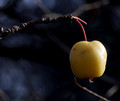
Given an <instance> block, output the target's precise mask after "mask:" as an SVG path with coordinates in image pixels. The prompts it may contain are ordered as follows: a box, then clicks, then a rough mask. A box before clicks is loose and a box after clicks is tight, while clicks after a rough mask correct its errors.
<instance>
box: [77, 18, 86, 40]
mask: <svg viewBox="0 0 120 101" xmlns="http://www.w3.org/2000/svg"><path fill="white" fill-rule="evenodd" d="M75 18H76V17H75ZM76 21H77V23H78V24H79V25H80V27H81V28H82V31H83V35H84V39H85V41H87V37H86V33H85V29H84V27H83V25H82V24H81V22H80V21H78V19H76Z"/></svg>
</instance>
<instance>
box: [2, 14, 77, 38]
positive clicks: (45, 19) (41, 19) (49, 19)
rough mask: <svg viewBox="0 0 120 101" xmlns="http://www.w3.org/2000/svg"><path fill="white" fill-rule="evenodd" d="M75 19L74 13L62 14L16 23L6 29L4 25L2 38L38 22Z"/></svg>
mask: <svg viewBox="0 0 120 101" xmlns="http://www.w3.org/2000/svg"><path fill="white" fill-rule="evenodd" d="M75 20H76V19H75V18H74V17H73V16H72V15H64V16H60V17H57V18H40V19H37V20H32V21H29V22H25V23H22V24H20V26H17V25H15V26H13V27H12V28H8V29H6V30H5V31H4V29H3V27H0V39H2V38H3V37H6V36H9V35H11V34H14V33H15V32H17V31H20V30H22V29H24V28H26V27H29V26H34V25H36V24H41V23H44V24H48V23H59V22H71V21H75Z"/></svg>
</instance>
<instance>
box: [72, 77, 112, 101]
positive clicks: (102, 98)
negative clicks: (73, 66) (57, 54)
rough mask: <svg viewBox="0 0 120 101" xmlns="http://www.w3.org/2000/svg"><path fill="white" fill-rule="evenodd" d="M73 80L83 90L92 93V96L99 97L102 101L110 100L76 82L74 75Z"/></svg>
mask: <svg viewBox="0 0 120 101" xmlns="http://www.w3.org/2000/svg"><path fill="white" fill-rule="evenodd" d="M74 80H75V83H76V85H77V86H78V87H80V88H81V89H83V90H85V91H87V92H89V93H90V94H93V95H94V96H96V97H98V98H100V99H101V100H103V101H110V100H108V99H107V98H105V97H102V96H101V95H99V94H97V93H95V92H93V91H91V90H89V89H88V88H86V87H83V86H81V85H80V84H79V83H78V82H77V79H76V77H74Z"/></svg>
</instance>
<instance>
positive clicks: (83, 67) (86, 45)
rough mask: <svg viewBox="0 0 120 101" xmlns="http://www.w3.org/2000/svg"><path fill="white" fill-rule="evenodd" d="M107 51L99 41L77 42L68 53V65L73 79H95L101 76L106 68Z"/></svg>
mask: <svg viewBox="0 0 120 101" xmlns="http://www.w3.org/2000/svg"><path fill="white" fill-rule="evenodd" d="M106 61H107V51H106V49H105V47H104V45H103V44H102V43H101V42H99V41H91V42H88V41H80V42H77V43H76V44H75V45H74V46H73V47H72V49H71V51H70V65H71V69H72V72H73V74H74V75H75V77H77V78H80V79H85V78H91V79H92V78H95V77H100V76H102V75H103V73H104V71H105V68H106Z"/></svg>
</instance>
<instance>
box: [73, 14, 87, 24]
mask: <svg viewBox="0 0 120 101" xmlns="http://www.w3.org/2000/svg"><path fill="white" fill-rule="evenodd" d="M73 17H74V18H75V19H77V20H79V21H80V22H82V23H84V24H86V25H87V22H85V21H83V20H82V19H80V18H78V17H76V16H73Z"/></svg>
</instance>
